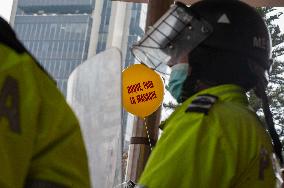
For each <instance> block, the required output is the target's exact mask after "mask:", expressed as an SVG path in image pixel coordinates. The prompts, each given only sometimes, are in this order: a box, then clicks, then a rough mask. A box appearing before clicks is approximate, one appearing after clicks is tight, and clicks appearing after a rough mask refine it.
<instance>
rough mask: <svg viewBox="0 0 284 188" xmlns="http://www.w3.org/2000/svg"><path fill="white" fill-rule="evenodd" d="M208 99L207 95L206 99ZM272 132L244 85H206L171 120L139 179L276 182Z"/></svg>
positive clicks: (183, 186) (174, 183)
mask: <svg viewBox="0 0 284 188" xmlns="http://www.w3.org/2000/svg"><path fill="white" fill-rule="evenodd" d="M205 99H206V100H205ZM272 154H273V149H272V145H271V141H270V138H269V136H268V134H267V133H266V131H265V129H264V127H262V124H261V122H260V121H259V119H258V117H257V116H256V114H255V113H254V112H253V111H252V110H251V109H250V108H249V106H248V101H247V97H246V94H245V91H244V89H242V88H241V87H239V86H236V85H221V86H217V87H211V88H209V89H206V90H202V91H201V92H199V93H197V94H196V95H194V96H192V97H191V98H189V99H188V100H187V101H185V102H184V103H183V104H182V105H181V106H180V107H178V108H177V109H176V110H175V112H174V113H173V114H172V115H171V116H170V117H169V118H168V119H167V120H166V123H165V126H164V131H163V133H162V136H161V138H160V140H159V142H158V143H157V145H156V146H155V149H154V150H153V152H152V153H151V156H150V158H149V160H148V162H147V165H146V167H145V170H144V172H143V174H142V175H141V178H140V180H139V184H141V185H144V186H145V187H147V188H160V187H163V188H172V187H179V188H188V187H202V188H203V187H204V188H205V187H218V188H228V187H231V188H247V187H250V188H259V187H261V188H271V187H275V184H276V177H275V174H274V171H273V164H272V162H271V157H272Z"/></svg>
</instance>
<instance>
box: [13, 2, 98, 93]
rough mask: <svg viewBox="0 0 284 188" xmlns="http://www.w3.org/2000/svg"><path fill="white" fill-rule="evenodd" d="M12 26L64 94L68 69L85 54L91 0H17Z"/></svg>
mask: <svg viewBox="0 0 284 188" xmlns="http://www.w3.org/2000/svg"><path fill="white" fill-rule="evenodd" d="M17 5H18V6H17V10H16V11H15V12H16V15H15V19H14V23H13V25H14V29H15V31H16V33H17V35H18V37H19V39H20V40H21V41H22V42H23V43H24V45H25V46H26V48H27V49H28V50H29V51H30V52H31V53H32V54H33V55H34V56H35V57H36V58H37V59H38V61H39V62H40V64H41V65H42V66H43V67H44V68H45V70H46V71H47V72H49V73H50V75H51V76H52V77H53V78H54V79H55V81H56V83H57V85H58V87H59V88H60V90H61V91H62V92H63V93H64V94H66V88H67V80H68V77H69V75H70V73H71V72H72V70H73V69H74V68H75V67H76V66H78V65H79V64H80V63H82V61H84V60H85V59H86V58H87V54H88V48H89V41H90V36H91V27H92V16H91V15H92V12H93V9H94V5H95V4H94V1H90V0H68V1H63V0H61V1H59V0H48V1H46V0H36V1H34V0H18V4H17Z"/></svg>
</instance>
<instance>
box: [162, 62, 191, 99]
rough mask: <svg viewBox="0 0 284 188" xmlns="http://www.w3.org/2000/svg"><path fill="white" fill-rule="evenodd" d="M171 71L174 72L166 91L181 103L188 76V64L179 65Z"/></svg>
mask: <svg viewBox="0 0 284 188" xmlns="http://www.w3.org/2000/svg"><path fill="white" fill-rule="evenodd" d="M171 69H172V72H171V75H170V79H169V84H168V85H167V86H166V89H167V90H168V91H169V92H170V93H171V95H172V96H173V97H174V98H175V99H176V100H177V102H181V99H180V97H181V92H182V87H183V84H184V81H185V80H186V78H187V75H188V64H187V63H179V64H176V65H174V66H173V67H171Z"/></svg>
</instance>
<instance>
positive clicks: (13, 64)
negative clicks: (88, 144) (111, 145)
mask: <svg viewBox="0 0 284 188" xmlns="http://www.w3.org/2000/svg"><path fill="white" fill-rule="evenodd" d="M0 57H1V62H0V169H1V170H0V187H1V188H22V187H24V186H25V185H26V183H27V182H28V183H29V184H37V185H45V184H47V185H53V184H54V185H56V184H57V185H62V186H66V187H74V188H89V187H90V181H89V172H88V164H87V156H86V151H85V147H84V144H83V140H82V135H81V131H80V127H79V124H78V121H77V119H76V117H75V116H74V114H73V112H72V111H71V109H70V108H69V106H68V105H67V103H66V102H65V99H64V97H63V95H62V94H61V93H60V92H59V91H58V89H57V88H56V85H55V83H54V82H53V81H52V80H51V79H50V77H49V76H48V75H47V74H46V73H44V72H43V70H41V69H40V68H39V66H38V65H37V64H36V62H35V61H34V59H33V58H31V56H30V55H28V54H27V53H22V54H18V53H16V52H15V51H14V50H12V49H11V48H9V47H7V46H5V45H3V44H0ZM39 187H40V186H39ZM42 187H43V186H42Z"/></svg>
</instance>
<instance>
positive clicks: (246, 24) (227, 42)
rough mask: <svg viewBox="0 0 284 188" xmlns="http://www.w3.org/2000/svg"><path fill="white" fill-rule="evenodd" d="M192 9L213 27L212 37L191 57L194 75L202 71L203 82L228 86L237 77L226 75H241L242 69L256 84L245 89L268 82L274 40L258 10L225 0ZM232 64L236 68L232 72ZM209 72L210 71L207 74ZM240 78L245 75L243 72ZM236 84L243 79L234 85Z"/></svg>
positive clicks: (199, 3) (205, 2)
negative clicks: (234, 73)
mask: <svg viewBox="0 0 284 188" xmlns="http://www.w3.org/2000/svg"><path fill="white" fill-rule="evenodd" d="M189 9H190V10H192V11H193V12H196V13H197V14H198V15H199V16H200V17H202V18H203V19H205V20H206V21H207V22H209V23H210V25H211V26H212V27H213V32H212V34H211V35H210V37H208V38H206V39H205V40H204V41H203V42H202V43H201V44H200V45H199V46H198V47H197V48H196V49H195V50H193V51H192V53H190V54H189V63H190V65H191V66H192V68H193V71H195V70H194V69H195V67H197V69H198V68H201V69H202V70H198V71H199V72H202V73H203V75H200V78H201V79H204V80H206V79H207V80H212V81H213V80H214V79H215V80H216V81H217V82H218V81H219V82H220V80H221V81H222V82H223V83H218V84H224V82H226V81H227V83H230V82H231V83H234V82H232V80H233V79H234V77H233V76H235V75H233V76H230V75H231V73H228V75H227V77H225V76H222V74H224V72H226V71H227V72H229V70H232V71H231V72H233V70H234V71H235V72H238V71H236V68H237V67H238V66H239V67H241V68H239V70H240V69H242V71H245V73H246V74H248V76H250V77H251V78H253V80H255V82H254V83H251V84H250V85H248V84H247V85H245V87H247V88H245V89H251V88H252V87H254V86H255V85H256V82H258V81H259V79H267V76H266V73H267V71H269V69H270V66H271V40H270V35H269V32H268V29H267V27H266V24H265V22H264V20H263V19H262V17H261V16H260V15H259V14H258V12H257V11H256V10H255V9H254V8H252V7H250V6H248V5H247V4H245V3H243V2H241V1H222V0H221V1H200V2H198V3H195V4H193V5H192V6H191V7H190V8H189ZM240 12H241V14H240ZM196 58H202V59H201V60H198V59H196ZM195 59H196V60H195ZM226 63H227V64H226ZM229 63H230V66H231V67H232V66H234V67H232V68H231V69H230V67H229V65H228V64H229ZM198 64H203V65H198ZM234 64H235V65H234ZM201 66H202V67H201ZM227 66H228V67H227ZM214 67H215V68H214ZM255 67H257V68H255ZM206 69H207V70H208V71H207V72H206V73H205V71H206ZM212 69H213V70H212ZM246 69H249V70H246ZM255 71H257V72H255ZM238 73H239V72H238ZM240 75H244V74H243V72H242V73H241V74H240ZM259 77H261V78H259ZM245 78H247V77H245ZM236 80H240V79H239V78H237V79H235V80H233V81H235V82H236ZM242 80H246V81H249V80H250V79H244V78H243V79H242ZM244 82H245V81H244ZM236 84H239V83H236ZM244 84H245V83H244ZM266 84H267V80H266ZM242 86H243V85H242ZM243 87H244V86H243Z"/></svg>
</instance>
